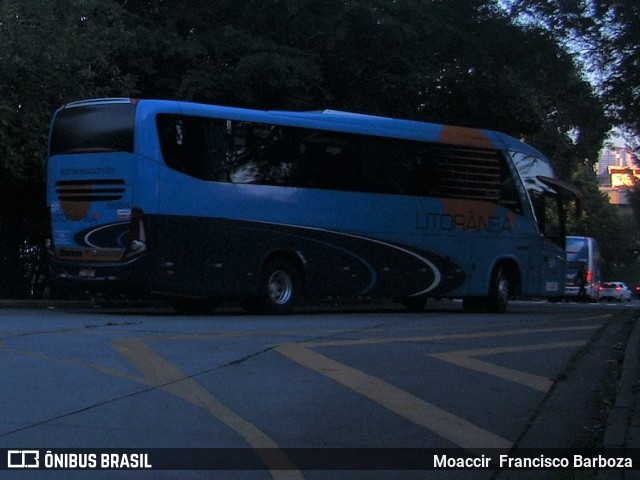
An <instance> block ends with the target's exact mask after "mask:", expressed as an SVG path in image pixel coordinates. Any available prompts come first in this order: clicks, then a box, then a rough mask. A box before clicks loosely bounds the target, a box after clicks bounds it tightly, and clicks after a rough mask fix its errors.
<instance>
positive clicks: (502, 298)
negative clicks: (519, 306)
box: [498, 277, 509, 305]
mask: <svg viewBox="0 0 640 480" xmlns="http://www.w3.org/2000/svg"><path fill="white" fill-rule="evenodd" d="M498 301H499V302H500V305H506V304H507V302H508V301H509V281H508V280H507V279H506V278H504V277H501V278H500V281H499V282H498Z"/></svg>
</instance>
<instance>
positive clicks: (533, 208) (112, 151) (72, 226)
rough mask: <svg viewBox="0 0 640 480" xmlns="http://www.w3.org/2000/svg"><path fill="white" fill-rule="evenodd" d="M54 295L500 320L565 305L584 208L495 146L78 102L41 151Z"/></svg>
mask: <svg viewBox="0 0 640 480" xmlns="http://www.w3.org/2000/svg"><path fill="white" fill-rule="evenodd" d="M47 170H48V173H47V175H48V179H47V186H48V204H49V209H50V214H51V226H52V238H51V240H50V242H49V245H48V251H49V255H50V265H51V270H52V271H51V279H52V282H54V285H58V286H66V287H71V288H74V287H77V288H82V289H99V290H108V289H109V290H111V289H114V288H115V289H119V290H121V291H125V292H142V293H146V294H155V295H164V296H166V297H168V298H169V299H171V300H172V302H173V304H174V305H175V306H176V307H177V308H179V309H183V310H188V309H210V308H212V307H213V306H215V305H216V303H217V302H219V301H220V300H223V299H225V300H237V301H239V302H240V303H241V304H242V305H243V306H244V307H246V308H247V310H249V311H255V312H267V313H286V312H289V311H290V310H291V308H292V307H293V306H294V305H295V304H296V303H297V302H298V301H299V300H300V299H301V298H302V297H303V296H305V297H308V298H311V297H326V296H337V297H347V296H357V297H366V298H377V297H381V298H393V299H397V300H399V301H401V302H402V303H404V304H405V305H406V306H407V307H408V308H409V309H411V310H416V311H417V310H421V309H422V308H423V307H424V303H425V301H426V300H427V298H429V297H437V298H458V299H459V298H462V299H463V305H464V307H465V308H469V309H474V310H489V311H494V312H501V311H504V310H505V308H506V306H507V303H508V301H509V298H511V297H514V296H522V297H545V298H547V297H554V296H562V295H563V294H564V279H565V263H566V261H565V254H564V242H565V239H564V222H563V219H564V214H563V211H564V210H563V209H564V208H565V206H566V204H567V202H568V201H571V200H572V199H575V198H577V197H579V192H577V191H576V190H575V189H574V188H573V187H571V186H570V185H568V184H566V183H564V182H562V181H560V180H558V179H557V178H555V177H554V173H553V170H552V167H551V165H550V162H549V161H548V159H547V158H546V157H545V156H544V155H542V154H541V153H540V152H539V151H537V150H536V149H534V148H532V147H531V146H528V145H526V144H524V143H522V142H520V141H518V140H516V139H514V138H512V137H509V136H507V135H504V134H501V133H497V132H493V131H488V130H479V129H469V128H462V127H455V126H448V125H436V124H428V123H422V122H417V121H409V120H400V119H392V118H384V117H376V116H369V115H362V114H356V113H348V112H340V111H330V110H325V111H315V112H287V111H257V110H249V109H239V108H230V107H222V106H211V105H203V104H197V103H189V102H179V101H167V100H134V99H97V100H86V101H80V102H74V103H70V104H67V105H64V106H63V107H61V108H60V109H59V110H58V111H57V112H56V113H55V115H54V117H53V121H52V125H51V130H50V139H49V151H48V165H47Z"/></svg>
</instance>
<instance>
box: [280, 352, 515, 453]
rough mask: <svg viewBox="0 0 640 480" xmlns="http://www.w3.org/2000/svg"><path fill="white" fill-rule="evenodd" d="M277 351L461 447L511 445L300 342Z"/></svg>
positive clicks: (503, 447)
mask: <svg viewBox="0 0 640 480" xmlns="http://www.w3.org/2000/svg"><path fill="white" fill-rule="evenodd" d="M276 351H277V352H279V353H280V354H282V355H283V356H285V357H287V358H289V359H291V360H293V361H295V362H297V363H299V364H300V365H302V366H304V367H307V368H309V369H312V370H315V371H316V372H318V373H321V374H322V375H325V376H327V377H329V378H331V379H332V380H335V381H336V382H338V383H340V384H341V385H344V386H345V387H347V388H350V389H351V390H353V391H355V392H357V393H359V394H361V395H363V396H365V397H366V398H369V399H370V400H373V401H374V402H376V403H378V404H379V405H382V406H384V407H386V408H388V409H389V410H391V411H393V412H395V413H396V414H398V415H400V416H402V417H404V418H406V419H408V420H410V421H412V422H414V423H416V424H418V425H420V426H422V427H424V428H426V429H428V430H431V431H432V432H434V433H436V434H438V435H439V436H440V437H442V438H444V439H446V440H449V441H450V442H452V443H454V444H455V445H458V446H460V447H462V448H465V449H468V450H476V449H482V448H497V449H504V450H508V449H509V448H511V446H512V442H511V441H510V440H507V439H506V438H503V437H501V436H499V435H496V434H494V433H491V432H489V431H487V430H484V429H482V428H480V427H478V426H477V425H474V424H472V423H471V422H468V421H466V420H464V419H462V418H460V417H457V416H455V415H453V414H452V413H449V412H447V411H445V410H442V409H441V408H439V407H436V406H435V405H433V404H431V403H428V402H425V401H424V400H422V399H420V398H418V397H416V396H414V395H411V394H410V393H408V392H405V391H404V390H402V389H400V388H398V387H396V386H394V385H391V384H390V383H388V382H385V381H384V380H380V379H379V378H376V377H373V376H371V375H368V374H366V373H364V372H361V371H360V370H356V369H355V368H352V367H349V366H347V365H344V364H342V363H339V362H337V361H335V360H332V359H330V358H328V357H325V356H324V355H321V354H319V353H317V352H314V351H312V350H309V349H307V348H305V347H304V346H302V345H295V344H289V345H282V346H280V347H277V348H276Z"/></svg>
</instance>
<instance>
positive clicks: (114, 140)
mask: <svg viewBox="0 0 640 480" xmlns="http://www.w3.org/2000/svg"><path fill="white" fill-rule="evenodd" d="M135 108H136V107H135V104H133V103H130V102H129V103H114V104H107V105H82V106H75V107H70V108H64V109H62V110H60V111H59V112H58V113H57V115H56V121H55V122H54V124H53V128H52V130H51V139H50V151H49V155H50V156H53V155H58V154H68V153H90V152H105V151H106V152H133V137H134V123H135Z"/></svg>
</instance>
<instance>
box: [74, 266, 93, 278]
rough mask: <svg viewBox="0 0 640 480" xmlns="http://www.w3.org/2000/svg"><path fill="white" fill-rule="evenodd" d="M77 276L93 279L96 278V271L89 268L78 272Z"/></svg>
mask: <svg viewBox="0 0 640 480" xmlns="http://www.w3.org/2000/svg"><path fill="white" fill-rule="evenodd" d="M78 276H79V277H80V278H94V277H95V276H96V271H95V270H93V269H89V268H83V269H81V270H80V271H79V272H78Z"/></svg>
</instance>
